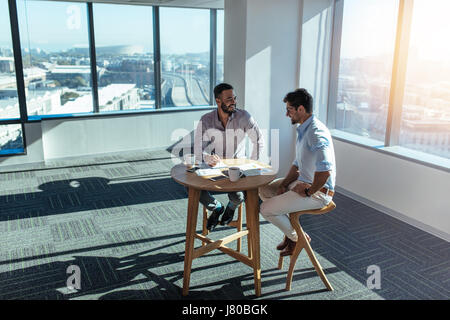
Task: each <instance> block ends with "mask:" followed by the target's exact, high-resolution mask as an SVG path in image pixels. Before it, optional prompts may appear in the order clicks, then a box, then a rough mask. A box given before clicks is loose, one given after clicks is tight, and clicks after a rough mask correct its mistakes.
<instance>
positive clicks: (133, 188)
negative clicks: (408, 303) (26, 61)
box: [0, 151, 450, 300]
mask: <svg viewBox="0 0 450 320" xmlns="http://www.w3.org/2000/svg"><path fill="white" fill-rule="evenodd" d="M172 166H173V162H172V160H171V158H170V154H169V153H168V152H166V151H157V152H155V151H147V152H131V153H127V154H126V155H124V154H114V155H109V156H101V157H90V158H79V159H68V160H63V161H62V160H61V161H54V162H52V163H46V164H45V165H44V164H38V165H33V166H29V167H27V168H20V169H18V170H11V169H2V171H0V240H1V241H0V243H1V247H0V299H27V300H28V299H44V300H45V299H52V300H53V299H58V300H59V299H80V300H92V299H122V300H127V299H151V300H159V299H165V300H183V299H199V300H227V299H239V300H245V299H252V300H258V299H274V300H291V299H293V300H317V299H324V300H334V299H339V300H383V299H393V300H403V299H408V300H409V299H414V300H416V299H425V300H429V299H439V300H447V299H449V298H450V290H449V289H450V277H449V275H450V259H449V257H450V245H449V243H448V242H446V241H444V240H442V239H439V238H437V237H435V236H433V235H431V234H428V233H426V232H423V231H421V230H419V229H417V228H414V227H412V226H410V225H408V224H405V223H403V222H401V221H399V220H396V219H394V218H391V217H389V216H387V215H385V214H383V213H381V212H378V211H377V210H374V209H372V208H370V207H367V206H365V205H363V204H361V203H359V202H357V201H355V200H353V199H351V198H348V197H346V196H344V195H342V194H339V193H338V194H336V195H335V197H334V201H335V203H336V205H337V208H336V209H335V210H334V211H333V212H331V213H329V214H326V215H323V216H305V217H303V218H302V219H301V223H302V225H303V227H304V230H305V231H307V232H308V234H309V235H310V236H311V238H312V242H311V246H312V248H313V250H314V251H315V252H316V256H317V257H318V259H319V261H320V263H321V264H322V267H323V268H324V271H325V273H326V275H327V277H328V279H329V281H330V282H331V284H332V285H333V287H334V291H332V292H330V291H327V290H326V289H325V287H324V285H323V283H322V282H321V280H320V278H319V277H318V276H317V274H316V273H315V271H314V268H313V266H312V264H311V263H310V261H309V259H308V257H307V255H306V253H305V252H302V253H301V254H300V257H299V260H298V262H297V266H296V270H295V273H294V277H293V284H292V290H291V291H285V290H284V287H285V281H286V273H287V266H288V260H285V263H284V265H285V266H284V269H283V270H278V269H277V262H278V252H277V251H276V250H275V246H276V245H277V244H278V243H279V242H280V240H281V239H282V234H281V232H280V231H279V230H278V229H277V228H275V227H274V226H273V225H271V224H269V223H268V222H266V221H265V220H264V219H263V218H262V217H261V218H260V221H261V225H260V228H261V229H260V230H261V231H260V233H261V267H262V296H261V297H259V298H257V297H255V295H254V287H253V272H252V269H251V268H249V267H248V266H246V265H244V264H242V263H239V262H237V261H235V260H233V259H232V258H231V257H229V256H228V255H225V254H223V253H221V252H220V251H213V252H211V253H209V254H207V255H205V256H204V257H201V258H199V259H196V260H194V262H193V266H192V276H191V284H190V291H189V296H188V297H182V296H181V288H182V283H183V259H184V237H185V228H186V208H187V194H186V191H185V189H184V188H183V187H182V186H181V185H178V184H177V183H175V182H174V181H173V180H172V179H171V178H170V169H171V167H172ZM218 198H219V199H220V200H222V201H224V202H225V201H226V199H227V197H226V195H219V196H218ZM200 217H201V216H199V219H198V220H199V223H198V228H197V230H200V229H201V225H200V223H201V219H200ZM244 223H245V220H244ZM216 230H217V231H214V232H213V233H212V234H211V238H213V239H219V238H221V237H223V236H225V235H227V234H230V233H232V232H233V229H231V228H229V227H220V228H218V229H216ZM246 243H247V241H243V251H244V252H247V247H246ZM196 246H197V247H198V246H200V242H199V241H197V240H196ZM229 246H230V247H232V248H234V246H235V244H234V243H231V244H229ZM69 266H76V267H78V268H79V270H80V276H81V278H80V279H81V283H80V284H81V287H80V288H79V289H76V288H75V289H69V288H67V280H68V278H69V277H70V276H71V274H70V273H68V272H67V270H68V268H69ZM370 266H376V267H377V268H379V270H380V278H379V279H380V281H379V284H380V287H379V289H378V288H369V287H370V286H369V287H368V285H367V283H368V279H369V282H370V277H371V273H370V272H368V268H369V271H370Z"/></svg>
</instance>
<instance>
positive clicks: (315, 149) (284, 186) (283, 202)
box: [259, 89, 336, 256]
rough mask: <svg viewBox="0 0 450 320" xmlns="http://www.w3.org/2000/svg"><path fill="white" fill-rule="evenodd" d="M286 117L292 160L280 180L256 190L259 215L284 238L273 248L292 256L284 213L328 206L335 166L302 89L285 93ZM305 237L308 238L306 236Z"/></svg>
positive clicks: (325, 136)
mask: <svg viewBox="0 0 450 320" xmlns="http://www.w3.org/2000/svg"><path fill="white" fill-rule="evenodd" d="M283 102H285V103H286V116H288V117H289V118H290V119H291V123H292V124H293V125H295V124H299V126H298V127H297V141H296V153H295V160H294V162H293V164H292V166H291V168H290V170H289V172H288V174H287V175H286V177H285V178H284V179H277V180H274V181H273V182H271V183H270V184H269V185H267V186H265V187H262V188H260V190H259V196H260V198H261V199H262V200H263V201H264V202H263V203H262V204H261V207H260V210H261V215H262V216H263V217H264V218H265V219H266V220H268V221H269V222H271V223H273V224H274V225H275V226H277V227H278V228H279V229H280V230H281V231H282V232H283V233H284V235H285V237H284V240H283V242H282V243H280V244H279V245H278V246H277V249H278V250H282V251H281V252H280V254H281V255H282V256H286V255H292V253H293V251H294V248H295V244H296V242H297V239H298V237H297V233H296V231H295V229H294V228H293V227H292V225H291V222H290V220H289V217H288V214H289V213H290V212H296V211H301V210H308V209H319V208H322V207H324V206H326V205H328V204H329V203H330V201H331V200H332V196H333V194H334V186H335V180H336V164H335V156H334V147H333V142H332V139H331V134H330V132H329V130H328V129H327V127H326V126H325V125H324V124H323V123H322V122H320V121H319V119H317V118H316V117H315V116H314V115H313V114H312V111H313V98H312V96H311V95H310V94H309V93H308V92H307V91H306V90H305V89H297V90H295V91H293V92H289V93H288V94H287V95H286V96H285V98H284V99H283ZM306 238H307V239H308V240H309V241H310V240H311V239H310V238H309V236H308V235H307V234H306Z"/></svg>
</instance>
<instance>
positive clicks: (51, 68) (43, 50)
mask: <svg viewBox="0 0 450 320" xmlns="http://www.w3.org/2000/svg"><path fill="white" fill-rule="evenodd" d="M17 11H18V19H19V31H20V42H21V46H22V60H23V72H24V81H25V88H26V98H27V110H28V116H33V115H48V114H72V113H82V112H92V111H93V103H92V84H91V69H90V58H89V37H88V30H87V17H86V16H87V13H86V4H83V3H73V2H54V1H31V0H18V1H17Z"/></svg>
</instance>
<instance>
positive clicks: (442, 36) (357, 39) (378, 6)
mask: <svg viewBox="0 0 450 320" xmlns="http://www.w3.org/2000/svg"><path fill="white" fill-rule="evenodd" d="M398 2H399V1H398V0H364V1H362V0H345V1H344V18H343V25H342V47H341V57H342V58H355V57H367V56H377V55H380V54H384V53H388V54H389V53H390V54H392V52H393V50H394V46H395V35H396V31H397V15H398ZM448 12H450V0H414V7H413V18H412V25H411V36H410V48H413V50H410V51H411V52H412V51H414V52H416V53H417V54H418V56H417V58H419V59H426V60H435V61H450V40H449V34H450V23H448V17H447V16H448Z"/></svg>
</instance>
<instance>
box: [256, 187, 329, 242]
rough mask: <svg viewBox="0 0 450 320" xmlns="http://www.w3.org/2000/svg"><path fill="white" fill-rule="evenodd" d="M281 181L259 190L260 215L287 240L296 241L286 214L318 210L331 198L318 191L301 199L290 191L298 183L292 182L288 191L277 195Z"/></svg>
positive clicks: (295, 235)
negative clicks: (261, 201)
mask: <svg viewBox="0 0 450 320" xmlns="http://www.w3.org/2000/svg"><path fill="white" fill-rule="evenodd" d="M282 181H283V179H276V180H274V181H272V182H271V183H269V184H268V185H267V186H264V187H261V188H259V197H260V198H261V200H263V203H262V204H261V215H262V216H263V217H264V218H265V219H266V220H267V221H269V222H271V223H273V224H274V225H275V226H277V227H278V228H279V229H280V230H281V231H282V232H283V233H284V234H285V235H286V236H287V237H288V238H289V239H291V240H293V241H297V239H298V238H297V233H296V232H295V229H294V228H293V227H292V225H291V222H290V220H289V216H288V214H289V213H290V212H296V211H302V210H309V209H320V208H322V207H324V206H326V205H328V204H329V203H330V201H331V200H332V197H331V196H328V195H325V194H324V193H322V192H320V191H318V192H316V193H315V194H313V195H311V197H302V196H300V195H299V194H298V193H296V192H294V191H291V190H292V188H294V186H295V185H297V183H299V182H300V181H294V182H292V183H291V184H290V185H289V187H288V189H289V191H287V192H285V193H283V194H280V195H277V190H278V187H279V186H280V184H281V182H282Z"/></svg>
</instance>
